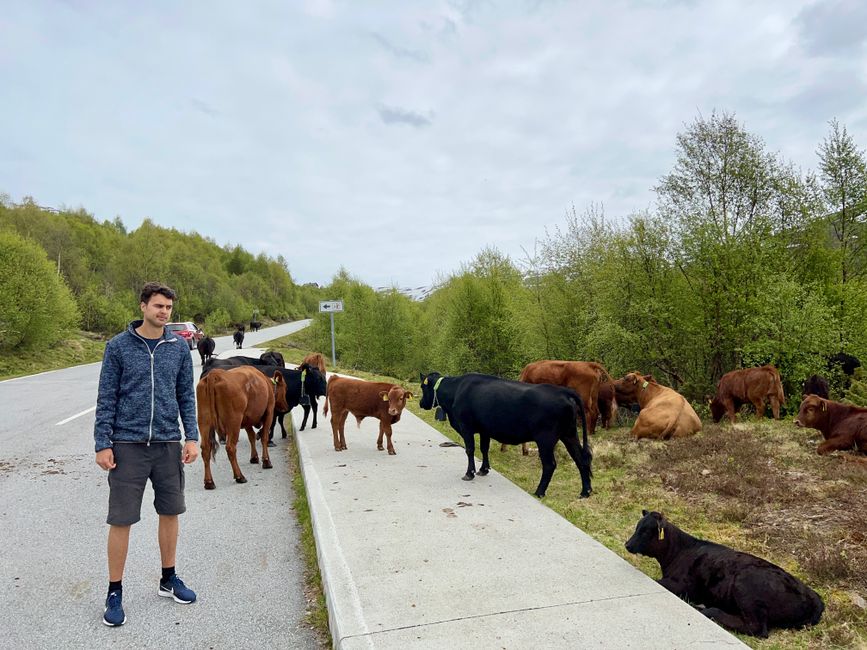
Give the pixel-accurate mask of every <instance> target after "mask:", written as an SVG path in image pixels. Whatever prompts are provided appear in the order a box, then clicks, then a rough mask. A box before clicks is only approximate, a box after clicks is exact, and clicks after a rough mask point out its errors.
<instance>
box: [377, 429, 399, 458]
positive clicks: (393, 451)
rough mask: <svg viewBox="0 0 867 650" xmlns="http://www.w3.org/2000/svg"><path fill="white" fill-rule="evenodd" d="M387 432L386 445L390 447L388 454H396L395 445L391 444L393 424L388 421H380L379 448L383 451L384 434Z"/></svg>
mask: <svg viewBox="0 0 867 650" xmlns="http://www.w3.org/2000/svg"><path fill="white" fill-rule="evenodd" d="M383 433H384V434H385V438H386V447H387V448H388V455H389V456H394V455H396V454H397V452H396V451H395V450H394V445H392V444H391V424H389V423H388V422H384V423H383V422H380V424H379V440H377V448H378V449H379V450H380V451H382V434H383Z"/></svg>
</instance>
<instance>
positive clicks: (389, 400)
mask: <svg viewBox="0 0 867 650" xmlns="http://www.w3.org/2000/svg"><path fill="white" fill-rule="evenodd" d="M327 392H328V394H327V396H326V397H325V406H324V407H323V408H322V414H323V415H328V408H329V405H330V407H331V432H332V435H333V436H334V450H335V451H343V450H344V449H346V437H345V436H344V426H345V424H346V418H347V417H348V416H349V414H350V413H352V415H354V416H355V419H356V421H357V422H358V426H359V427H360V426H361V421H362V420H363V419H364V418H377V419H378V420H379V437H378V438H377V439H376V448H377V449H379V450H380V451H382V450H383V446H382V438H383V435H384V436H385V437H386V438H387V442H386V444H387V446H388V453H389V455H391V456H393V455H395V454H396V453H397V452H396V451H395V450H394V445H392V444H391V425H393V424H395V423H396V422H398V421H399V420H400V416H401V414H402V413H403V409H404V407H405V406H406V401H407V400H408V399H412V393H411V392H409V391H408V390H407V389H405V388H403V387H402V386H398V385H397V384H389V383H386V382H382V381H362V380H361V379H350V378H347V377H338V376H337V375H331V378H330V379H329V380H328V391H327Z"/></svg>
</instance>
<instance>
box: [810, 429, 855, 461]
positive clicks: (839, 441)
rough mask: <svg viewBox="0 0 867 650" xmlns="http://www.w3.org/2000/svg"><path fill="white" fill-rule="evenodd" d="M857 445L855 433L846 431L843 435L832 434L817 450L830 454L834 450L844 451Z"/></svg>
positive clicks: (820, 452)
mask: <svg viewBox="0 0 867 650" xmlns="http://www.w3.org/2000/svg"><path fill="white" fill-rule="evenodd" d="M854 446H855V434H854V433H844V434H842V435H837V436H832V437H830V438H828V439H827V440H826V441H824V442H823V443H822V444H821V445H819V446H818V447H817V448H816V451H817V452H818V453H819V454H821V455H823V456H824V455H825V454H830V453H831V452H832V451H843V450H846V449H852V447H854Z"/></svg>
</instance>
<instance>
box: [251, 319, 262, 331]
mask: <svg viewBox="0 0 867 650" xmlns="http://www.w3.org/2000/svg"><path fill="white" fill-rule="evenodd" d="M260 327H262V323H260V322H259V321H257V320H251V321H250V331H251V332H258V331H259V328H260Z"/></svg>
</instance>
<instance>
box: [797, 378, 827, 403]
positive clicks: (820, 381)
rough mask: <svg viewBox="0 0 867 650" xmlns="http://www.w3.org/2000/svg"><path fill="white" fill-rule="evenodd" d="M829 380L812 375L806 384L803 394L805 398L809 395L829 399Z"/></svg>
mask: <svg viewBox="0 0 867 650" xmlns="http://www.w3.org/2000/svg"><path fill="white" fill-rule="evenodd" d="M829 390H830V386H828V380H827V379H825V378H824V377H822V376H821V375H810V378H809V379H807V381H805V382H804V390H803V391H802V392H801V395H802V396H803V397H806V396H807V395H817V396H819V397H822V398H824V399H828V391H829Z"/></svg>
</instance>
